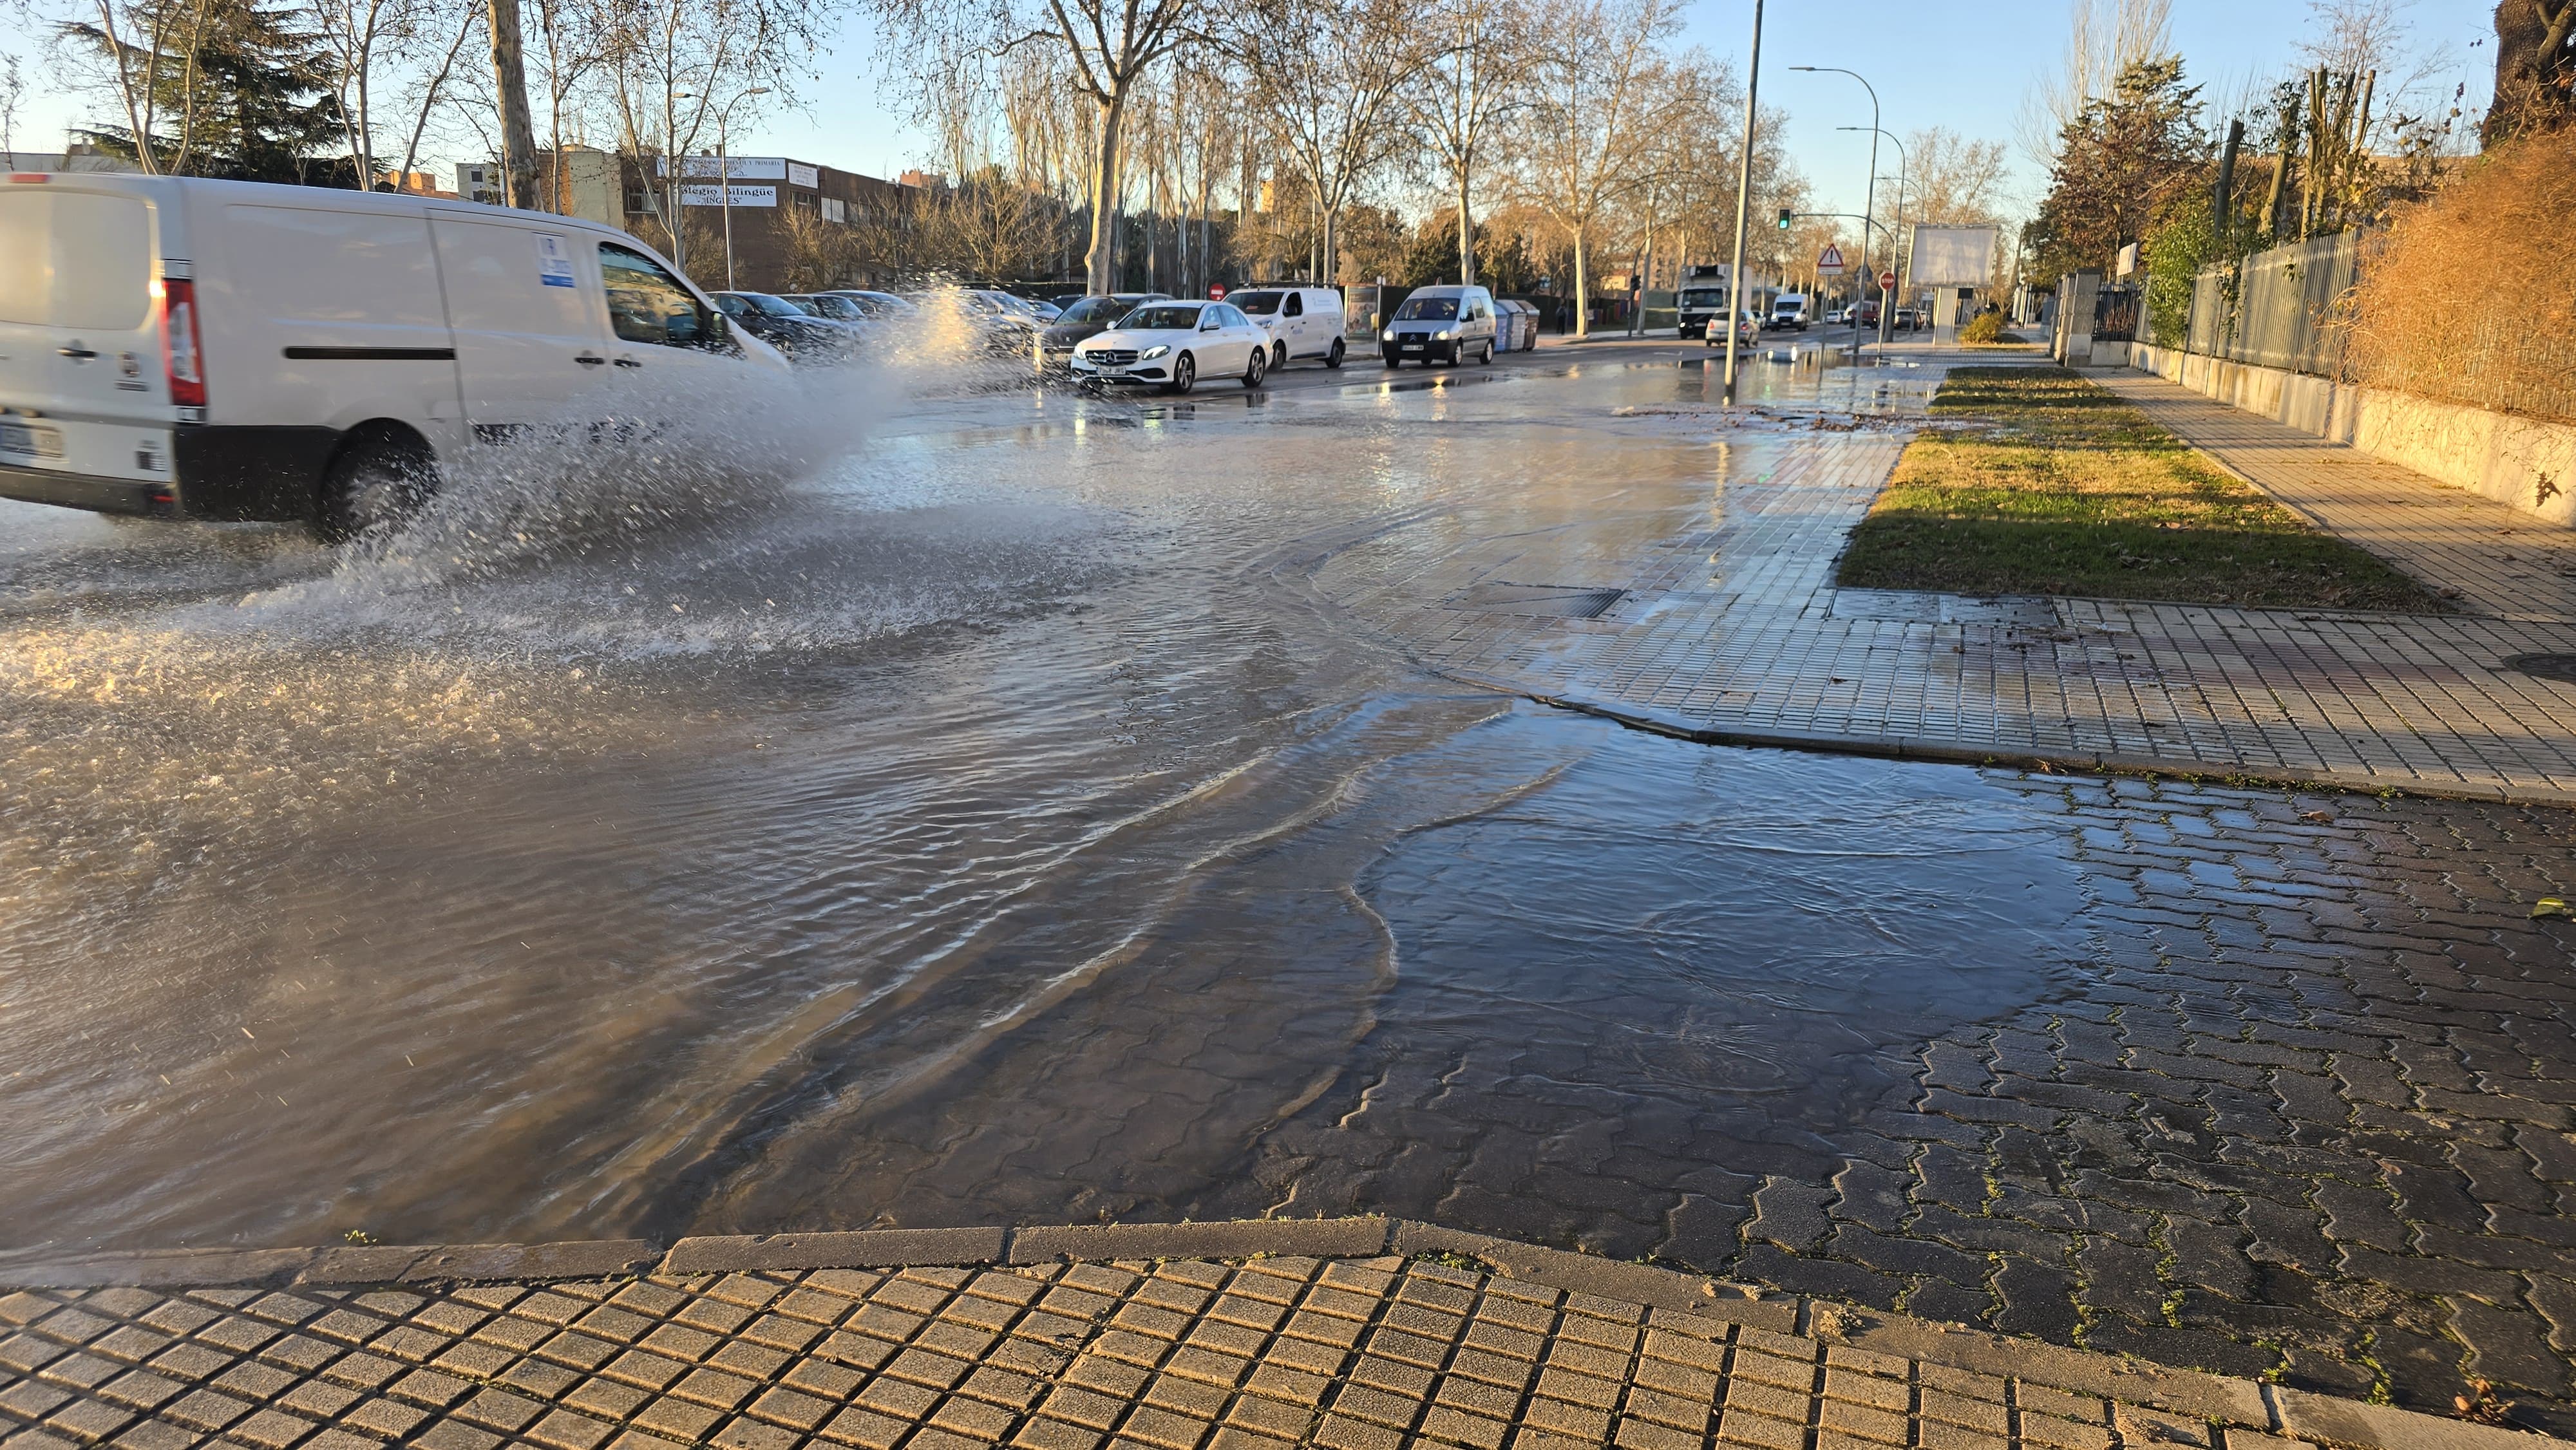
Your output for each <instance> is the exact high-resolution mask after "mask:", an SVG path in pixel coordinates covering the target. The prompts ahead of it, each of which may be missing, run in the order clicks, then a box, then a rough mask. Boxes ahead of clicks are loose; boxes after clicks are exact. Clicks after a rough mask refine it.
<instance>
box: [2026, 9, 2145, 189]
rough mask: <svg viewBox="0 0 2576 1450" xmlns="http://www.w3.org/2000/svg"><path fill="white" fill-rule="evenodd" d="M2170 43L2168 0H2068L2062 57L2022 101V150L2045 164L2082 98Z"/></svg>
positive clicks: (2093, 96) (2101, 91) (2101, 92)
mask: <svg viewBox="0 0 2576 1450" xmlns="http://www.w3.org/2000/svg"><path fill="white" fill-rule="evenodd" d="M2172 49H2173V0H2074V4H2073V5H2072V6H2071V7H2070V8H2069V11H2068V15H2067V37H2066V54H2065V58H2064V60H2063V61H2061V62H2060V64H2059V67H2058V69H2057V71H2056V72H2055V73H2054V74H2053V75H2049V76H2047V77H2045V78H2044V79H2042V80H2041V81H2039V82H2038V83H2037V85H2036V86H2035V87H2034V88H2033V90H2032V91H2031V92H2030V94H2029V95H2028V96H2026V97H2025V98H2024V100H2023V102H2022V115H2021V122H2020V126H2019V131H2020V142H2021V147H2022V150H2023V151H2024V152H2026V153H2028V154H2029V156H2030V157H2031V159H2033V160H2034V161H2037V162H2038V163H2039V164H2040V165H2042V166H2046V165H2047V164H2048V163H2049V162H2050V161H2051V160H2053V159H2054V158H2055V157H2056V155H2057V138H2058V137H2059V136H2060V135H2061V134H2063V133H2064V131H2065V130H2066V128H2067V127H2068V126H2069V125H2071V124H2073V122H2074V121H2075V118H2076V117H2078V116H2080V115H2082V114H2083V113H2084V105H2085V103H2086V102H2088V101H2093V100H2098V99H2100V98H2101V97H2103V96H2107V95H2109V94H2110V93H2111V83H2112V82H2113V81H2114V80H2116V79H2118V77H2119V74H2120V72H2122V71H2124V70H2127V69H2128V68H2129V67H2130V66H2131V65H2134V64H2136V63H2137V62H2139V61H2142V60H2154V59H2156V58H2157V57H2159V56H2162V55H2164V54H2165V53H2166V52H2167V51H2170V50H2172Z"/></svg>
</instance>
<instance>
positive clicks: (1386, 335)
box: [1377, 327, 1395, 342]
mask: <svg viewBox="0 0 2576 1450" xmlns="http://www.w3.org/2000/svg"><path fill="white" fill-rule="evenodd" d="M1377 338H1378V341H1380V342H1393V341H1395V329H1394V328H1392V327H1390V328H1388V329H1387V330H1386V331H1384V332H1381V333H1379V334H1378V335H1377Z"/></svg>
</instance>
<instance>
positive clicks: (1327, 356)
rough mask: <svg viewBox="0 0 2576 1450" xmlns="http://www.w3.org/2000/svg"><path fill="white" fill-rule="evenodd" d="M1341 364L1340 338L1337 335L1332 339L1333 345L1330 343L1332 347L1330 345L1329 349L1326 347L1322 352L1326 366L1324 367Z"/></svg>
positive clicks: (1335, 366) (1333, 366)
mask: <svg viewBox="0 0 2576 1450" xmlns="http://www.w3.org/2000/svg"><path fill="white" fill-rule="evenodd" d="M1341 365H1342V340H1341V339H1340V338H1338V337H1337V338H1334V339H1333V345H1332V347H1331V348H1330V349H1328V350H1327V351H1326V352H1325V353H1324V366H1326V367H1328V368H1337V367H1340V366H1341Z"/></svg>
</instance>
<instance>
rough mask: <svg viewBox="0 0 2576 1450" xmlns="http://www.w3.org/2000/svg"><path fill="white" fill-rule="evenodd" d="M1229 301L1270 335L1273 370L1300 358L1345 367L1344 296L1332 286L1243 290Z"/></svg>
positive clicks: (1227, 297) (1234, 292) (1238, 291)
mask: <svg viewBox="0 0 2576 1450" xmlns="http://www.w3.org/2000/svg"><path fill="white" fill-rule="evenodd" d="M1225 300H1226V301H1227V302H1230V303H1232V304H1233V305H1235V306H1236V307H1240V308H1242V309H1243V312H1244V315H1245V316H1247V317H1249V318H1251V319H1252V320H1253V323H1254V324H1255V325H1256V326H1258V327H1260V328H1261V329H1262V330H1263V331H1265V332H1268V333H1269V334H1270V369H1271V371H1273V372H1276V371H1278V370H1279V369H1281V368H1284V367H1286V366H1288V364H1289V363H1290V362H1291V361H1293V360H1295V359H1297V358H1313V359H1315V360H1316V361H1318V362H1320V363H1322V364H1323V365H1324V366H1326V367H1328V368H1337V367H1340V366H1341V365H1342V352H1343V349H1344V344H1343V342H1342V326H1343V323H1342V316H1343V314H1342V294H1341V292H1340V290H1339V289H1337V288H1332V287H1286V286H1281V287H1268V286H1265V287H1241V288H1237V289H1236V290H1234V291H1232V292H1228V293H1227V294H1225Z"/></svg>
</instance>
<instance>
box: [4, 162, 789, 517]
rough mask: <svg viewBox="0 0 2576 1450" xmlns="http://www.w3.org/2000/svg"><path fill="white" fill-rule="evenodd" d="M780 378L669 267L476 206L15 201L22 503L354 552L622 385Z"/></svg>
mask: <svg viewBox="0 0 2576 1450" xmlns="http://www.w3.org/2000/svg"><path fill="white" fill-rule="evenodd" d="M745 366H754V367H767V368H778V369H782V370H783V369H784V368H785V366H786V364H785V363H784V362H783V361H782V360H781V359H780V358H779V356H778V354H777V353H776V352H775V351H773V350H772V349H770V348H769V347H768V346H767V345H766V344H764V343H762V342H760V341H759V340H758V339H756V338H751V337H747V336H745V335H743V334H741V333H739V332H737V331H736V330H735V329H733V328H731V327H729V326H728V325H727V324H726V322H725V320H724V316H723V314H721V313H720V312H718V311H717V310H716V309H715V307H714V306H713V305H712V304H711V303H709V302H708V301H707V299H706V297H705V295H704V294H702V293H700V292H699V291H698V290H697V289H696V288H694V287H692V286H690V285H689V284H688V282H687V281H686V280H684V279H683V278H682V277H681V276H680V275H679V273H678V271H677V270H676V269H675V268H673V267H672V266H671V265H670V264H669V263H667V262H665V261H663V260H662V259H661V257H659V256H658V255H656V254H655V253H654V252H653V250H652V249H651V248H650V247H647V246H645V245H644V244H643V243H641V242H639V241H637V240H635V239H634V238H633V237H630V236H628V235H626V234H625V233H624V232H620V231H616V230H614V229H612V228H609V227H604V226H599V225H596V224H593V223H589V222H582V221H577V220H574V219H573V218H570V217H561V216H549V215H546V214H543V213H539V212H524V211H512V210H507V209H504V208H498V207H490V206H482V205H478V204H476V203H472V202H460V201H442V200H437V199H433V198H427V197H410V196H400V195H395V194H391V193H366V192H355V191H332V190H325V189H323V188H320V187H302V186H271V185H264V184H260V183H254V182H237V181H209V180H203V179H199V178H191V177H158V176H135V175H98V174H91V173H80V174H61V175H57V174H50V173H22V174H18V175H14V176H10V177H8V179H7V180H6V181H5V182H0V497H5V498H14V499H22V500H28V501H32V502H36V503H49V504H61V505H65V506H67V507H71V508H84V509H94V510H98V511H100V512H105V513H122V514H142V515H148V516H152V517H157V518H186V519H270V520H303V521H307V522H310V523H312V524H313V525H314V526H315V527H316V528H317V529H319V530H320V531H322V532H323V533H324V534H326V535H344V534H347V533H350V532H353V531H355V530H357V529H359V528H362V527H365V526H366V525H367V524H369V523H372V522H375V521H376V520H378V519H380V518H383V517H386V516H388V515H390V514H393V513H398V512H399V511H400V510H402V509H404V508H406V507H409V506H411V505H413V504H416V503H417V502H418V501H419V500H420V499H421V498H423V497H425V496H426V495H427V494H428V493H429V492H430V491H431V490H433V489H435V488H436V486H437V480H438V477H439V469H440V465H441V464H442V463H445V462H448V461H451V460H454V459H455V458H457V457H458V456H459V454H460V453H461V452H462V451H463V450H465V449H469V448H472V447H475V446H476V445H477V443H478V441H492V440H498V439H502V438H506V437H507V436H508V435H509V434H510V433H511V432H512V431H513V430H515V429H518V428H521V427H525V426H527V425H530V424H535V423H542V422H548V421H552V420H555V419H558V418H561V417H563V416H564V415H565V414H566V413H567V412H573V413H576V414H577V412H578V400H579V399H580V398H581V396H582V395H583V394H584V393H586V392H588V391H589V390H591V389H594V388H598V387H600V386H601V385H602V383H603V382H604V381H605V380H607V379H610V378H612V377H639V378H652V379H656V380H663V381H667V382H669V383H670V384H671V385H673V386H676V387H679V388H686V387H688V386H689V380H690V379H691V378H692V377H706V376H708V375H709V373H710V370H715V369H735V368H742V367H745Z"/></svg>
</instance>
